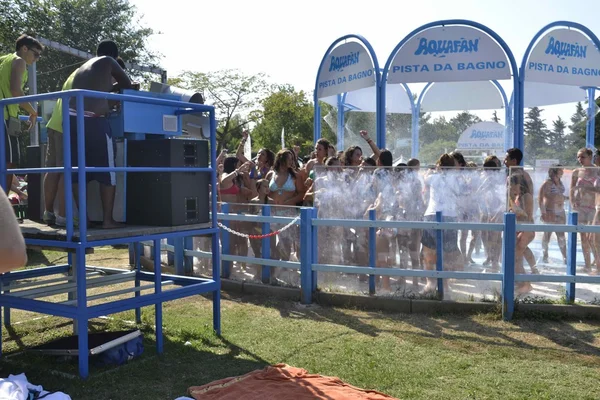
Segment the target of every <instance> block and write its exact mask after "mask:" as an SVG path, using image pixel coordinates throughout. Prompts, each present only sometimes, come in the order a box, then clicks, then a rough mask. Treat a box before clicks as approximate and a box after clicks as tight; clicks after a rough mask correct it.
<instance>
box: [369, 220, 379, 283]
mask: <svg viewBox="0 0 600 400" xmlns="http://www.w3.org/2000/svg"><path fill="white" fill-rule="evenodd" d="M369 220H370V221H376V220H377V211H375V210H369ZM376 266H377V235H376V234H375V227H374V226H371V227H369V267H370V268H373V269H375V267H376ZM369 294H370V295H374V294H375V275H373V274H370V275H369Z"/></svg>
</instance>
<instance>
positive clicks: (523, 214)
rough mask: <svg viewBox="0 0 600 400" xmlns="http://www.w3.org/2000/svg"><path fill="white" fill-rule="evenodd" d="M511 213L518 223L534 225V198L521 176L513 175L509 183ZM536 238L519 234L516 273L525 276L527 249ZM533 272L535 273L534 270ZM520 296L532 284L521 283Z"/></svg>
mask: <svg viewBox="0 0 600 400" xmlns="http://www.w3.org/2000/svg"><path fill="white" fill-rule="evenodd" d="M508 190H509V192H508V193H509V198H508V205H509V211H510V212H513V213H515V216H516V218H517V222H520V223H533V196H532V195H531V193H530V192H529V190H528V186H527V184H526V183H525V180H524V179H523V177H522V176H520V175H512V176H511V177H510V181H509V189H508ZM534 238H535V232H517V243H516V246H515V272H516V273H517V274H524V273H525V268H524V267H523V258H524V256H525V249H527V246H528V245H529V243H531V242H532V241H533V239H534ZM532 272H534V271H533V270H532ZM516 288H517V292H518V293H519V294H523V293H528V292H530V291H531V283H529V282H519V283H517V285H516Z"/></svg>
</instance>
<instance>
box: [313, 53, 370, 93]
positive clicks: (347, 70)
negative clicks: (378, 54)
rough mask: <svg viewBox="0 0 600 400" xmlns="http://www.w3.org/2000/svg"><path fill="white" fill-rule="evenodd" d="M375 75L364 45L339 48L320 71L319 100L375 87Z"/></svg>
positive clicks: (328, 56) (330, 55)
mask: <svg viewBox="0 0 600 400" xmlns="http://www.w3.org/2000/svg"><path fill="white" fill-rule="evenodd" d="M375 74H376V72H375V68H374V66H373V61H372V60H371V56H370V55H369V52H368V51H367V49H365V47H364V46H363V45H362V44H360V43H358V42H350V43H346V44H343V45H341V46H338V47H336V48H335V49H333V51H332V52H331V53H329V54H328V55H327V58H326V59H325V62H324V63H323V66H322V67H321V71H319V82H318V83H317V98H319V99H321V98H323V97H328V96H333V95H336V94H340V93H347V92H351V91H353V90H357V89H363V88H366V87H370V86H375V83H376V82H377V81H376V75H375Z"/></svg>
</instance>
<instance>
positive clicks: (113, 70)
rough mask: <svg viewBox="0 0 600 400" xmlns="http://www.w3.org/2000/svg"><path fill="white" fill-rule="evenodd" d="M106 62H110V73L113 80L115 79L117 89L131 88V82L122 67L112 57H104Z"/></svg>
mask: <svg viewBox="0 0 600 400" xmlns="http://www.w3.org/2000/svg"><path fill="white" fill-rule="evenodd" d="M106 60H107V61H106V62H107V63H109V64H110V74H111V75H112V77H113V78H115V81H117V85H118V88H119V89H131V88H132V87H133V86H132V84H131V79H129V77H128V76H127V74H126V73H125V71H123V68H121V66H120V65H119V63H118V62H117V60H115V59H114V58H112V57H106Z"/></svg>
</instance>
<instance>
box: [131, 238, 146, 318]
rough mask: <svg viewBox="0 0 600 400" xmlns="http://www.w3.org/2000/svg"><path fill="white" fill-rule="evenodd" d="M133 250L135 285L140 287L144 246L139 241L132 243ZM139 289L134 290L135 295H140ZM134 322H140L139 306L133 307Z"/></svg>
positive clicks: (140, 312)
mask: <svg viewBox="0 0 600 400" xmlns="http://www.w3.org/2000/svg"><path fill="white" fill-rule="evenodd" d="M133 247H134V249H133V251H134V252H135V287H140V275H141V272H142V264H141V256H142V251H144V248H143V247H142V244H141V243H140V242H135V243H133ZM140 296H141V294H140V291H139V290H138V291H136V292H135V297H140ZM135 323H136V324H141V323H142V309H141V308H140V307H136V308H135Z"/></svg>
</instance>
